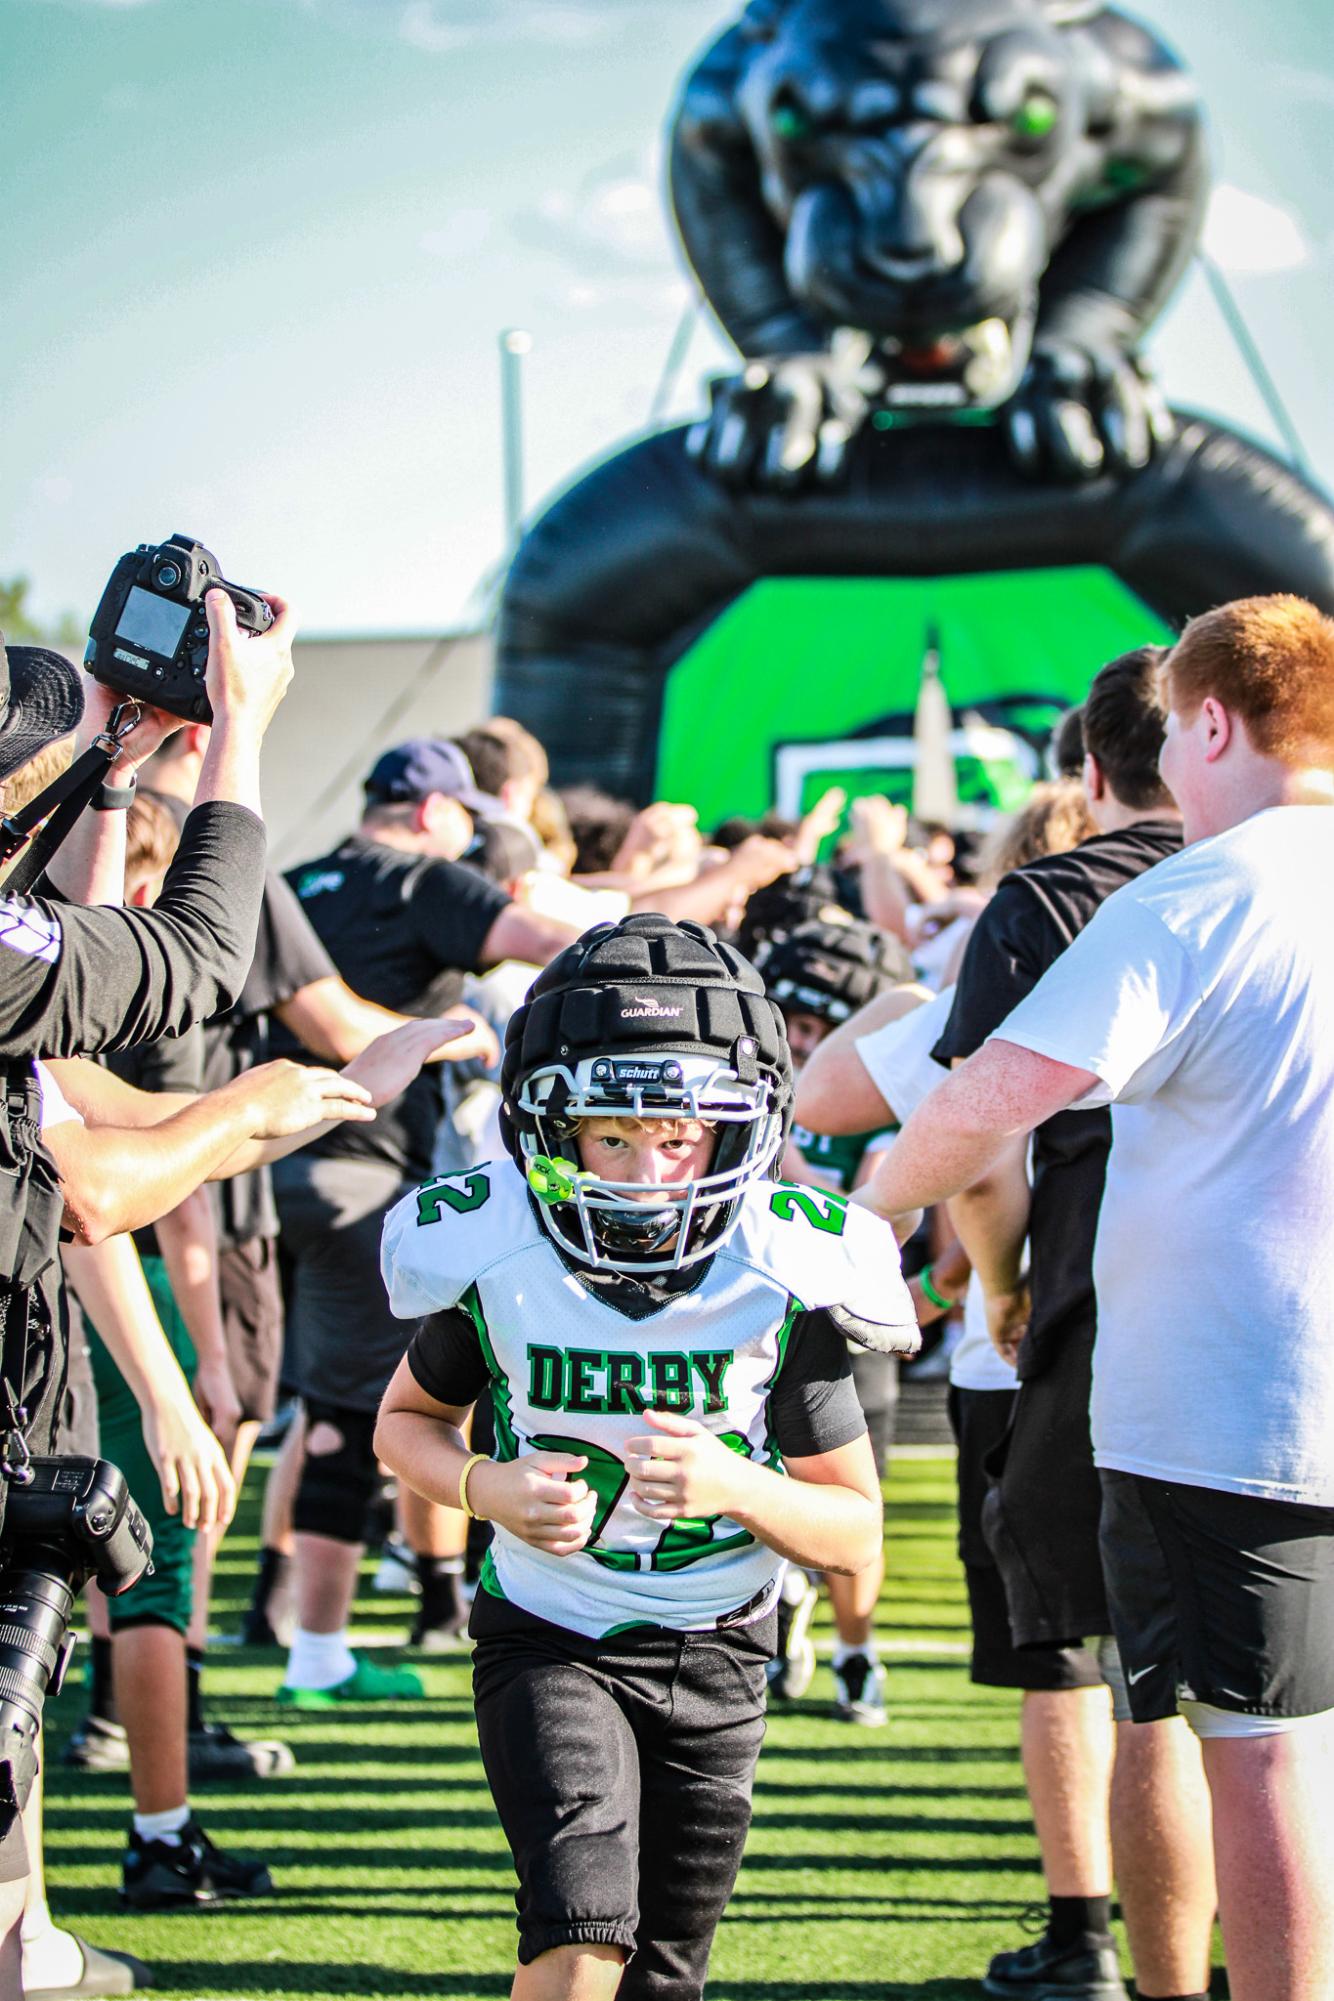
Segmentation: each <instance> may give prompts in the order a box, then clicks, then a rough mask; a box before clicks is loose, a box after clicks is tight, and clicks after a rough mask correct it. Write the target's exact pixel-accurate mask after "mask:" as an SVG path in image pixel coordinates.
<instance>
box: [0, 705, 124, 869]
mask: <svg viewBox="0 0 1334 2001" xmlns="http://www.w3.org/2000/svg"><path fill="white" fill-rule="evenodd" d="M142 714H143V710H142V709H141V708H140V706H139V704H138V702H136V701H132V700H131V701H126V702H122V703H121V704H120V705H119V707H118V708H117V709H116V710H115V711H114V712H113V714H112V716H111V719H110V721H109V722H108V723H107V726H106V728H105V729H104V730H103V731H102V733H101V735H100V736H97V737H95V738H94V739H93V741H92V743H91V744H89V746H88V748H87V750H85V751H84V752H83V753H82V755H81V756H79V757H76V758H75V760H74V762H73V764H71V765H70V767H69V769H68V771H62V772H61V774H60V776H59V778H56V779H53V780H52V782H51V784H50V785H48V786H47V788H46V790H45V791H44V792H39V793H38V794H37V797H36V798H35V799H30V800H29V801H28V803H27V805H26V806H22V807H20V809H19V811H18V812H17V813H13V814H6V815H5V816H4V817H3V818H0V863H4V862H6V861H8V860H9V858H10V856H11V855H16V854H18V852H19V850H20V848H22V847H24V846H25V845H26V846H27V853H26V854H25V855H24V856H23V858H22V860H21V861H18V862H16V863H15V864H14V867H13V868H12V869H11V870H10V872H9V874H8V875H7V876H6V877H5V879H4V884H3V888H4V892H5V894H6V895H8V896H26V895H27V893H28V891H29V890H30V889H31V888H32V886H33V884H34V883H35V882H36V881H37V878H38V877H39V876H40V875H41V874H42V871H43V870H44V869H45V868H46V865H47V863H48V862H49V861H50V859H51V857H52V855H53V854H54V853H55V851H56V849H57V848H58V847H59V846H60V843H61V842H62V841H63V840H64V838H65V836H66V834H68V832H69V830H70V828H71V827H72V826H73V825H74V822H75V821H76V820H77V819H78V817H79V815H80V813H82V812H83V810H84V808H85V807H86V806H87V805H88V804H89V802H90V801H91V799H92V796H93V794H94V793H95V792H96V791H97V790H98V788H99V787H100V786H101V785H103V784H104V783H105V781H106V775H107V773H108V771H109V770H110V769H111V766H112V765H113V763H114V762H115V760H116V758H117V756H118V755H119V753H120V749H121V746H122V744H123V743H124V742H125V739H126V738H127V737H128V736H129V734H130V732H131V731H132V730H133V729H134V727H135V725H136V724H137V723H138V722H139V719H140V717H141V716H142ZM43 822H45V825H43ZM38 828H40V829H41V831H40V833H38V832H37V831H36V830H37V829H38Z"/></svg>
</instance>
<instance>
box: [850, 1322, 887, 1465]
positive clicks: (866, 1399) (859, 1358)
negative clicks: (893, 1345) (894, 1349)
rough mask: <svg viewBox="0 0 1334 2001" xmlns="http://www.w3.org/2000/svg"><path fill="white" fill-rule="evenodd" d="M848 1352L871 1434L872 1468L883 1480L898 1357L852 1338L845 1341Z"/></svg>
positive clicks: (864, 1415) (863, 1412) (853, 1376)
mask: <svg viewBox="0 0 1334 2001" xmlns="http://www.w3.org/2000/svg"><path fill="white" fill-rule="evenodd" d="M848 1354H849V1356H850V1358H851V1361H852V1380H853V1384H854V1386H855V1387H856V1391H857V1401H858V1403H859V1404H860V1405H861V1407H862V1416H863V1417H864V1418H865V1419H866V1429H867V1431H868V1432H869V1433H870V1435H871V1450H872V1451H873V1452H874V1454H875V1464H876V1471H877V1472H878V1473H879V1475H880V1477H881V1479H882V1480H883V1479H884V1477H885V1475H886V1474H887V1473H888V1471H889V1461H890V1455H891V1453H892V1451H893V1448H894V1418H895V1414H896V1412H897V1411H898V1407H899V1358H898V1356H897V1355H877V1354H875V1353H874V1352H873V1350H871V1349H870V1348H862V1347H859V1346H857V1345H856V1344H855V1343H853V1342H849V1343H848Z"/></svg>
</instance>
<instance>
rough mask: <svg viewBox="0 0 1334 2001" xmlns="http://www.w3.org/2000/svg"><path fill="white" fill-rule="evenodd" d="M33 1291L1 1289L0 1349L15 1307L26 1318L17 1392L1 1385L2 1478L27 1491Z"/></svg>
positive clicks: (7, 1384) (4, 1383) (10, 1385)
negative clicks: (25, 1400) (26, 1401)
mask: <svg viewBox="0 0 1334 2001" xmlns="http://www.w3.org/2000/svg"><path fill="white" fill-rule="evenodd" d="M30 1289H31V1288H30V1287H28V1286H26V1285H25V1286H21V1287H13V1286H5V1287H3V1288H0V1348H3V1345H4V1341H5V1337H6V1335H7V1334H8V1331H9V1315H10V1311H11V1309H12V1308H13V1306H14V1305H15V1304H17V1306H18V1309H19V1312H20V1313H21V1314H22V1316H23V1341H22V1346H21V1348H20V1350H19V1366H18V1380H19V1387H18V1389H17V1390H15V1388H14V1385H13V1383H12V1382H11V1381H10V1379H9V1377H8V1376H6V1377H5V1378H4V1380H3V1381H2V1382H0V1396H3V1403H0V1478H3V1479H6V1480H8V1481H10V1482H11V1483H12V1484H13V1485H14V1486H16V1487H26V1486H27V1484H28V1482H29V1481H30V1480H31V1478H32V1454H31V1453H30V1452H29V1450H28V1441H27V1438H26V1437H25V1436H24V1434H25V1432H26V1431H27V1427H28V1412H27V1409H26V1407H25V1406H24V1405H23V1404H21V1403H20V1402H19V1398H20V1396H21V1395H22V1394H23V1383H24V1380H25V1378H26V1377H27V1373H28V1332H29V1328H28V1313H29V1298H28V1294H29V1291H30Z"/></svg>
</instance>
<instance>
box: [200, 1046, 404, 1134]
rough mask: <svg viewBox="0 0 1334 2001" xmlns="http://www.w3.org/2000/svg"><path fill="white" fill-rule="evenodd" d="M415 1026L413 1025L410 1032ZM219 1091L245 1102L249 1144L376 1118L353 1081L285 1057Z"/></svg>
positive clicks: (363, 1092) (366, 1097)
mask: <svg viewBox="0 0 1334 2001" xmlns="http://www.w3.org/2000/svg"><path fill="white" fill-rule="evenodd" d="M417 1025H418V1024H417V1023H415V1022H414V1023H413V1026H414V1028H415V1027H417ZM435 1025H436V1026H437V1027H438V1026H439V1024H438V1023H437V1024H435ZM382 1039H383V1038H382ZM372 1046H373V1045H372ZM413 1074H414V1075H415V1074H416V1073H415V1071H414V1073H413ZM223 1092H228V1093H232V1092H234V1093H235V1094H236V1095H237V1096H238V1097H240V1098H242V1099H243V1100H244V1101H245V1105H246V1109H247V1112H248V1113H249V1115H250V1118H251V1120H252V1124H251V1128H250V1132H251V1137H252V1138H253V1139H286V1138H289V1137H290V1136H291V1135H292V1134H294V1133H303V1132H308V1131H309V1130H310V1128H311V1127H312V1126H322V1125H327V1124H329V1123H330V1121H333V1120H340V1119H347V1120H349V1121H351V1122H352V1123H354V1124H367V1123H368V1122H369V1121H370V1120H371V1119H373V1118H374V1117H375V1110H374V1105H373V1102H372V1099H371V1094H370V1092H369V1091H368V1090H367V1089H366V1087H365V1086H364V1085H363V1084H360V1083H358V1082H357V1081H356V1079H355V1078H352V1077H348V1076H346V1075H343V1074H342V1073H340V1072H339V1071H337V1070H324V1069H312V1068H311V1067H310V1066H309V1065H308V1064H305V1063H290V1062H288V1061H287V1059H286V1058H279V1059H278V1060H277V1061H276V1062H273V1063H261V1064H259V1065H258V1067H257V1068H256V1069H254V1070H247V1071H246V1072H245V1074H244V1075H243V1076H241V1077H237V1078H236V1079H234V1081H233V1082H232V1083H230V1084H224V1085H223V1086H222V1091H221V1092H219V1094H218V1095H219V1096H222V1094H223Z"/></svg>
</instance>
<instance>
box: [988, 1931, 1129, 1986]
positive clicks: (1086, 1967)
mask: <svg viewBox="0 0 1334 2001" xmlns="http://www.w3.org/2000/svg"><path fill="white" fill-rule="evenodd" d="M982 1992H983V1993H984V1994H991V1995H996V1996H999V1997H1001V2001H1005V1997H1007V1996H1014V1997H1016V2001H1129V1996H1128V1995H1127V1993H1126V1985H1125V1982H1124V1981H1123V1980H1122V1978H1121V1967H1120V1962H1119V1961H1118V1959H1117V1956H1116V1941H1115V1940H1114V1939H1113V1938H1112V1936H1111V1934H1110V1933H1108V1932H1084V1933H1083V1934H1082V1935H1081V1936H1080V1937H1079V1938H1078V1939H1076V1940H1075V1942H1074V1943H1073V1945H1057V1943H1056V1941H1055V1940H1054V1939H1053V1938H1052V1936H1051V1934H1050V1932H1044V1933H1043V1934H1042V1937H1041V1938H1039V1939H1035V1940H1034V1941H1033V1943H1032V1945H1025V1946H1021V1947H1020V1948H1019V1950H1018V1951H1017V1952H998V1953H997V1954H996V1957H995V1958H994V1959H993V1960H992V1962H991V1964H990V1966H989V1967H988V1968H987V1977H986V1979H985V1980H984V1981H983V1982H982Z"/></svg>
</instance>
